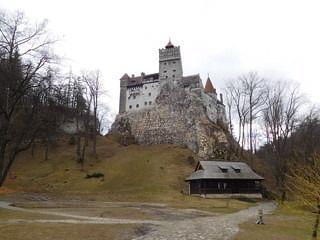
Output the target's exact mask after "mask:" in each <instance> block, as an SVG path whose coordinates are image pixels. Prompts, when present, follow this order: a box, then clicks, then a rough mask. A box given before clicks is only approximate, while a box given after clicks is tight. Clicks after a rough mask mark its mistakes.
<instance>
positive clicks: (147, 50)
mask: <svg viewBox="0 0 320 240" xmlns="http://www.w3.org/2000/svg"><path fill="white" fill-rule="evenodd" d="M0 8H4V9H9V10H15V9H20V10H23V11H24V12H25V13H26V15H27V16H28V17H29V18H31V19H34V20H42V19H43V18H47V19H48V20H49V28H50V30H51V31H52V32H53V33H54V34H56V35H58V36H63V41H62V42H61V43H59V44H58V45H57V46H56V51H57V53H58V54H60V55H61V56H63V57H66V58H68V59H69V60H67V61H64V65H65V67H67V68H69V67H72V69H73V70H78V69H82V68H85V69H97V68H98V69H100V70H101V71H102V73H103V77H104V85H105V88H106V89H107V90H108V91H109V95H110V107H111V108H112V110H114V111H115V112H116V111H117V109H118V96H119V78H120V77H121V76H122V75H123V74H124V73H126V72H127V73H128V74H129V75H131V74H135V75H139V74H140V73H141V72H145V73H154V72H157V71H158V49H159V48H162V47H164V46H165V44H166V43H167V42H168V39H169V37H171V40H172V42H173V44H175V45H180V46H181V51H182V58H183V59H182V61H183V68H184V75H188V74H196V73H200V75H201V77H202V79H204V80H205V79H206V76H207V73H208V72H209V73H210V75H211V79H213V84H214V85H215V86H216V87H217V88H218V91H219V90H221V88H222V87H223V86H224V83H225V82H226V80H227V79H229V78H234V77H236V76H238V75H239V74H242V73H245V72H248V71H252V70H253V71H258V72H259V73H260V75H261V76H263V77H269V78H275V79H278V78H282V79H290V80H293V81H296V82H299V83H300V86H301V89H302V91H303V92H304V93H305V94H306V96H307V97H309V99H310V100H311V101H313V102H317V103H319V102H320V94H319V93H318V92H319V90H320V88H319V87H320V69H319V63H320V61H319V57H320V30H319V27H320V26H319V24H320V1H319V0H314V1H312V0H301V1H300V0H299V1H298V0H297V1H295V0H235V1H231V0H223V1H221V0H208V1H205V0H195V1H187V0H184V1H183V0H161V1H151V0H134V1H133V0H127V1H125V0H114V1H107V0H100V1H99V0H91V1H84V0H82V1H81V0H78V1H72V0H64V1H62V0H50V1H49V0H27V1H26V0H1V2H0Z"/></svg>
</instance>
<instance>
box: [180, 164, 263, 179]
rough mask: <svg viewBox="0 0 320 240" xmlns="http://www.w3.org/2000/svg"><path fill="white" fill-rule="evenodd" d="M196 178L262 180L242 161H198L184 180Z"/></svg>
mask: <svg viewBox="0 0 320 240" xmlns="http://www.w3.org/2000/svg"><path fill="white" fill-rule="evenodd" d="M197 179H239V180H240V179H247V180H263V179H264V178H263V177H261V176H259V175H258V174H256V173H255V172H254V171H253V170H252V169H251V168H250V167H249V166H248V165H247V164H246V163H244V162H225V161H199V162H198V164H197V167H196V170H195V171H194V172H193V173H192V174H191V175H190V176H189V177H188V178H187V179H186V181H191V180H197Z"/></svg>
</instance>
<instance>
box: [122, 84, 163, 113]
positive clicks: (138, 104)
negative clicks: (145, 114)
mask: <svg viewBox="0 0 320 240" xmlns="http://www.w3.org/2000/svg"><path fill="white" fill-rule="evenodd" d="M159 88H160V85H159V82H150V83H145V84H143V85H142V86H139V87H132V88H128V89H127V92H126V98H127V102H126V112H132V111H137V110H141V109H146V108H150V107H153V106H154V102H155V99H156V97H157V96H158V94H159Z"/></svg>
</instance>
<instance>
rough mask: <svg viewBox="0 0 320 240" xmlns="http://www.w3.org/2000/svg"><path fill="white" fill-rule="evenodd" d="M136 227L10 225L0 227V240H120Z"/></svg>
mask: <svg viewBox="0 0 320 240" xmlns="http://www.w3.org/2000/svg"><path fill="white" fill-rule="evenodd" d="M137 230H138V225H133V224H131V225H103V224H102V225H101V224H55V223H51V224H10V225H0V236H1V240H20V239H24V240H56V239H68V240H105V239H108V240H115V239H116V240H121V239H131V237H132V236H133V235H134V233H135V232H136V231H137Z"/></svg>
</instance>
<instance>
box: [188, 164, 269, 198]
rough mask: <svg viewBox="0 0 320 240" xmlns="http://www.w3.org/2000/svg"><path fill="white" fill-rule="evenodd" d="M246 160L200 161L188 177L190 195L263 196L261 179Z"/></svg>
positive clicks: (224, 196) (223, 196)
mask: <svg viewBox="0 0 320 240" xmlns="http://www.w3.org/2000/svg"><path fill="white" fill-rule="evenodd" d="M262 180H263V177H261V176H259V175H258V174H256V173H255V172H254V171H253V170H252V169H251V168H250V167H249V166H248V165H247V164H246V163H244V162H225V161H199V162H198V164H197V166H196V168H195V171H194V172H193V173H192V174H191V175H190V176H189V177H188V178H187V179H186V181H187V182H188V184H189V195H200V196H203V197H222V198H228V197H249V198H261V197H262V194H261V181H262Z"/></svg>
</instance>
